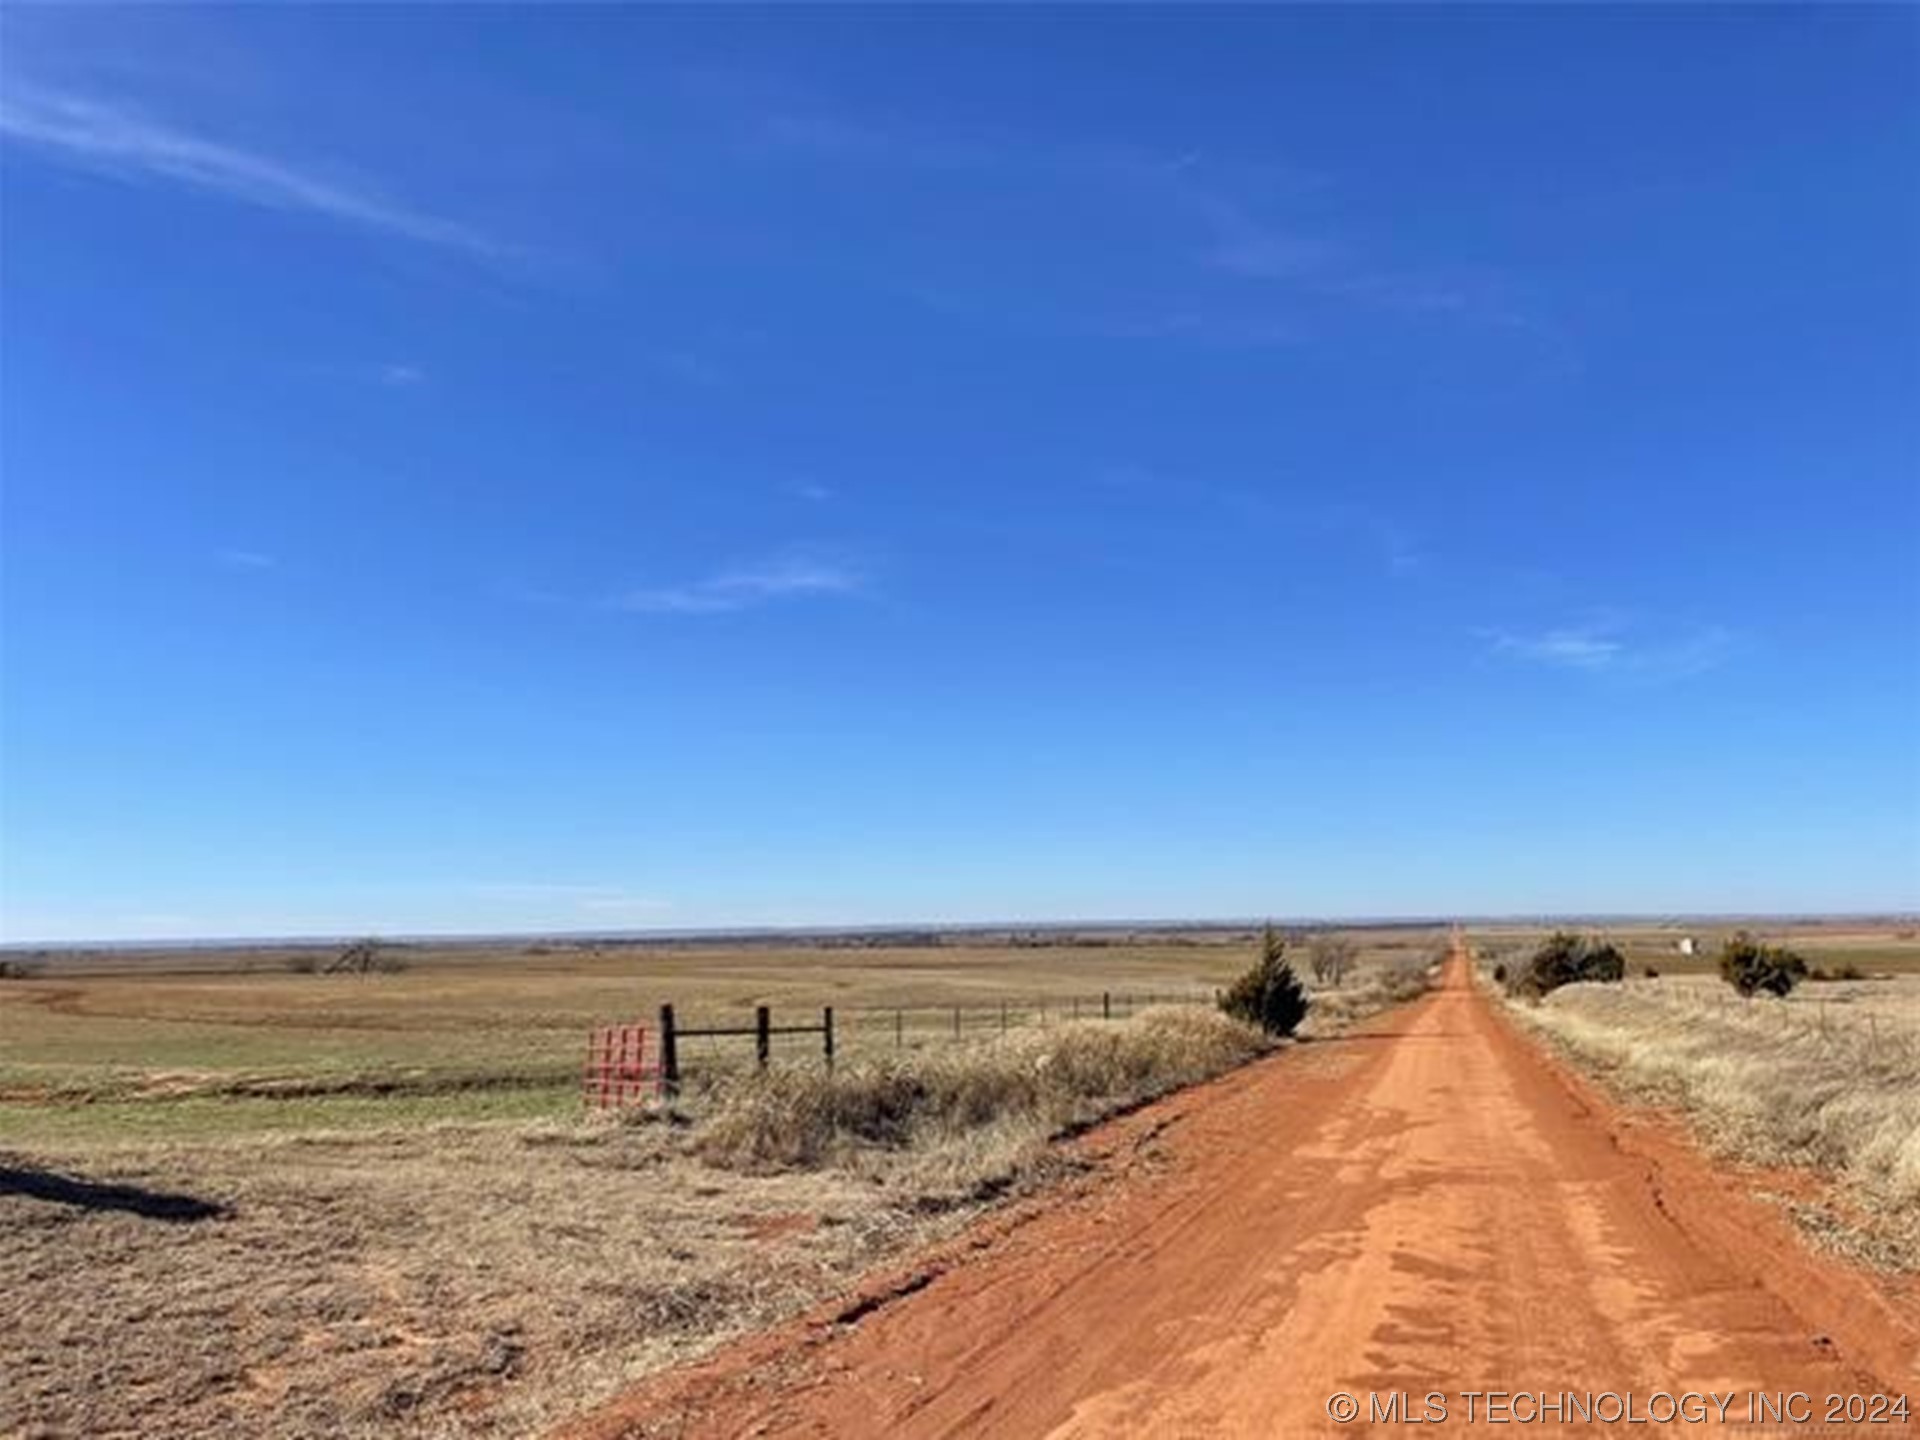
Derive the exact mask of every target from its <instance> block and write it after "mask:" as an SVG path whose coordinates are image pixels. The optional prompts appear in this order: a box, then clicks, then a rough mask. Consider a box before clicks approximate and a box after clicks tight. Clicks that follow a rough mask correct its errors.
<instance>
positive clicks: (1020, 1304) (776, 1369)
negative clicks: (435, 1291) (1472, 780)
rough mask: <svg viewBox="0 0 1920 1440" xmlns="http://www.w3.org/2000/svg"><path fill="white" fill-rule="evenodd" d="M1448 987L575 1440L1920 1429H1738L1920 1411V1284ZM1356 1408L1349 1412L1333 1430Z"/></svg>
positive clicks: (1200, 1095) (1165, 1123) (1457, 975)
mask: <svg viewBox="0 0 1920 1440" xmlns="http://www.w3.org/2000/svg"><path fill="white" fill-rule="evenodd" d="M1447 972H1448V973H1447V976H1446V980H1445V983H1444V985H1443V987H1442V988H1441V989H1439V990H1437V991H1435V992H1434V993H1433V994H1431V995H1429V996H1427V997H1426V998H1424V999H1422V1000H1421V1001H1419V1002H1417V1003H1416V1004H1414V1005H1413V1006H1411V1007H1409V1008H1407V1009H1405V1010H1403V1011H1400V1012H1398V1013H1397V1014H1394V1015H1392V1016H1390V1017H1383V1018H1382V1019H1381V1020H1380V1021H1379V1022H1377V1023H1376V1024H1375V1026H1374V1027H1373V1028H1372V1029H1371V1030H1369V1031H1367V1032H1364V1033H1360V1034H1355V1035H1352V1036H1350V1037H1348V1038H1346V1039H1343V1040H1334V1041H1323V1042H1318V1043H1314V1044H1310V1045H1304V1046H1300V1047H1297V1048H1295V1049H1292V1050H1290V1051H1288V1052H1286V1053H1284V1054H1282V1055H1280V1056H1278V1057H1276V1058H1274V1059H1272V1060H1269V1061H1264V1062H1261V1063H1260V1064H1257V1065H1255V1066H1252V1067H1250V1068H1249V1069H1247V1070H1244V1071H1242V1072H1240V1073H1239V1074H1237V1075H1234V1076H1231V1077H1229V1078H1227V1079H1226V1080H1223V1081H1221V1082H1217V1083H1215V1084H1213V1085H1209V1086H1204V1087H1201V1088H1199V1089H1197V1090H1194V1091H1189V1092H1187V1093H1186V1094H1184V1095H1181V1096H1177V1097H1174V1098H1173V1099H1171V1100H1168V1101H1166V1102H1163V1103H1162V1104H1159V1105H1156V1106H1153V1107H1150V1108H1149V1109H1147V1110H1145V1111H1142V1112H1140V1113H1139V1114H1137V1115H1135V1116H1132V1117H1129V1118H1128V1119H1127V1120H1126V1121H1123V1122H1120V1124H1119V1125H1117V1126H1115V1127H1110V1128H1109V1130H1108V1131H1107V1132H1105V1134H1104V1135H1103V1137H1102V1143H1104V1144H1106V1145H1107V1146H1108V1147H1109V1149H1110V1152H1111V1153H1112V1154H1117V1155H1120V1156H1122V1157H1125V1156H1132V1157H1134V1159H1135V1160H1136V1161H1137V1160H1138V1157H1139V1156H1141V1155H1144V1154H1149V1153H1151V1154H1153V1155H1155V1156H1156V1159H1155V1161H1154V1162H1153V1163H1132V1164H1127V1165H1125V1166H1124V1168H1125V1172H1126V1173H1125V1174H1123V1175H1122V1176H1121V1178H1119V1179H1118V1180H1116V1181H1114V1182H1112V1183H1108V1184H1104V1185H1099V1186H1095V1187H1091V1188H1090V1189H1089V1190H1088V1191H1087V1192H1086V1193H1082V1194H1080V1195H1078V1196H1075V1197H1072V1198H1069V1199H1067V1200H1065V1201H1064V1202H1061V1201H1055V1202H1051V1203H1042V1204H1040V1205H1036V1206H1030V1207H1027V1209H1026V1210H1025V1211H1022V1212H1019V1213H1017V1214H1016V1215H1015V1216H1013V1217H1001V1218H1000V1219H998V1220H990V1221H988V1222H986V1223H985V1224H984V1225H983V1226H982V1227H980V1228H979V1229H978V1230H977V1231H976V1232H975V1233H974V1234H973V1235H972V1236H971V1238H967V1237H963V1239H962V1241H961V1242H959V1243H957V1244H954V1245H951V1246H949V1247H947V1248H946V1249H945V1250H944V1251H942V1252H936V1253H935V1254H934V1255H932V1256H929V1257H923V1259H922V1261H921V1262H920V1265H919V1267H918V1268H917V1269H912V1270H908V1271H905V1272H901V1273H899V1274H896V1275H895V1276H893V1277H891V1279H890V1280H889V1281H888V1282H885V1283H882V1284H880V1285H878V1286H876V1287H873V1288H872V1289H871V1292H870V1294H869V1298H868V1302H867V1303H866V1304H865V1306H864V1308H863V1307H854V1309H853V1310H852V1311H849V1310H848V1309H847V1308H846V1307H844V1306H843V1307H841V1308H840V1310H839V1311H838V1312H837V1313H834V1312H823V1313H821V1314H818V1315H815V1316H811V1317H808V1318H807V1319H806V1320H804V1321H801V1322H797V1323H796V1324H794V1325H790V1326H788V1327H785V1328H784V1329H782V1330H779V1331H776V1332H773V1333H772V1334H770V1335H766V1336H761V1337H756V1338H755V1339H753V1340H750V1341H747V1342H744V1343H743V1344H740V1345H736V1346H734V1347H731V1348H729V1349H728V1350H726V1351H723V1352H722V1353H721V1354H720V1355H718V1356H717V1357H715V1358H714V1359H713V1360H711V1361H708V1362H707V1363H705V1364H703V1365H700V1366H697V1367H693V1368H691V1369H688V1370H685V1371H681V1372H675V1373H672V1374H668V1375H664V1376H660V1377H656V1378H655V1379H654V1380H652V1381H650V1382H648V1383H646V1384H645V1385H643V1386H642V1387H641V1388H640V1389H638V1390H636V1391H634V1392H631V1393H630V1394H628V1395H626V1396H624V1397H622V1398H621V1399H619V1400H618V1401H616V1402H615V1403H614V1404H613V1405H612V1406H610V1407H608V1408H606V1409H604V1410H602V1411H600V1412H598V1413H597V1414H594V1415H591V1416H589V1417H586V1419H585V1420H583V1421H582V1422H580V1423H578V1424H577V1425H575V1426H573V1427H570V1429H569V1431H568V1434H570V1435H572V1436H576V1437H595V1440H611V1437H615V1436H653V1435H672V1436H702V1437H704V1436H714V1437H736V1436H743V1435H780V1436H835V1437H856V1436H888V1437H903V1440H911V1437H930V1436H962V1435H964V1436H1007V1437H1040V1436H1056V1437H1058V1436H1118V1435H1127V1436H1154V1437H1162V1436H1170V1437H1171V1436H1261V1437H1289V1440H1290V1437H1295V1436H1312V1435H1352V1434H1361V1433H1383V1432H1386V1431H1391V1430H1395V1429H1398V1428H1399V1427H1398V1425H1396V1424H1369V1423H1367V1422H1368V1416H1369V1410H1368V1406H1369V1405H1370V1403H1371V1398H1370V1392H1377V1393H1379V1394H1381V1395H1382V1396H1383V1397H1384V1396H1385V1395H1386V1394H1387V1393H1388V1392H1401V1391H1404V1392H1410V1394H1411V1396H1412V1397H1413V1402H1412V1413H1413V1414H1414V1415H1415V1416H1419V1415H1422V1414H1423V1413H1425V1400H1424V1398H1423V1397H1425V1396H1426V1395H1427V1393H1428V1392H1440V1393H1441V1394H1442V1395H1443V1396H1444V1397H1445V1399H1444V1402H1443V1403H1444V1404H1445V1406H1446V1412H1447V1419H1446V1421H1445V1422H1444V1423H1445V1426H1446V1428H1448V1429H1449V1430H1456V1431H1478V1430H1480V1429H1482V1428H1486V1429H1488V1430H1489V1431H1490V1433H1493V1434H1503V1435H1508V1436H1512V1435H1514V1434H1515V1433H1521V1434H1524V1433H1528V1432H1529V1431H1530V1432H1531V1433H1534V1434H1562V1433H1618V1434H1634V1435H1639V1436H1646V1435H1649V1434H1655V1433H1667V1432H1668V1431H1669V1430H1678V1431H1684V1432H1686V1433H1691V1434H1701V1435H1706V1434H1713V1433H1738V1434H1741V1435H1743V1436H1752V1435H1756V1434H1781V1433H1796V1434H1808V1433H1827V1434H1833V1433H1859V1434H1863V1435H1881V1436H1886V1435H1908V1434H1916V1433H1920V1426H1917V1425H1915V1424H1913V1423H1912V1422H1904V1423H1903V1422H1898V1421H1896V1422H1894V1423H1890V1424H1873V1425H1859V1426H1856V1427H1853V1428H1851V1429H1850V1428H1849V1427H1847V1426H1845V1425H1840V1426H1832V1427H1822V1426H1818V1425H1815V1426H1792V1425H1788V1426H1781V1425H1777V1424H1774V1423H1772V1422H1771V1420H1770V1419H1769V1421H1768V1423H1765V1424H1761V1425H1749V1424H1746V1423H1743V1422H1745V1421H1746V1420H1747V1404H1748V1401H1747V1398H1746V1396H1747V1392H1750V1391H1763V1392H1771V1393H1778V1392H1783V1391H1784V1392H1804V1393H1805V1394H1806V1395H1807V1396H1809V1397H1811V1402H1810V1403H1811V1405H1812V1408H1813V1411H1814V1417H1813V1418H1814V1419H1815V1420H1816V1421H1818V1420H1820V1419H1821V1418H1823V1416H1824V1414H1825V1411H1826V1407H1827V1403H1828V1402H1827V1397H1828V1396H1829V1395H1840V1396H1847V1395H1853V1394H1859V1395H1868V1396H1872V1395H1901V1394H1904V1395H1906V1396H1908V1397H1909V1402H1910V1404H1920V1306H1916V1302H1915V1300H1914V1296H1913V1291H1912V1289H1911V1288H1910V1287H1908V1288H1898V1287H1895V1286H1893V1285H1892V1284H1890V1283H1885V1282H1876V1281H1875V1280H1873V1279H1872V1278H1870V1277H1868V1276H1866V1275H1864V1274H1861V1273H1859V1272H1856V1271H1854V1270H1851V1269H1849V1268H1847V1267H1844V1266H1842V1265H1840V1264H1838V1263H1835V1262H1828V1261H1825V1260H1821V1259H1818V1258H1816V1257H1814V1256H1812V1255H1811V1254H1809V1253H1808V1252H1807V1251H1806V1249H1805V1247H1804V1246H1803V1245H1802V1244H1801V1243H1800V1242H1799V1241H1798V1240H1797V1239H1796V1238H1795V1237H1794V1236H1793V1235H1792V1234H1790V1233H1789V1231H1788V1229H1787V1227H1786V1224H1785V1222H1784V1221H1783V1220H1782V1219H1781V1217H1780V1214H1779V1211H1778V1208H1777V1207H1774V1206H1770V1205H1768V1204H1766V1203H1764V1202H1760V1201H1756V1200H1752V1199H1749V1198H1747V1197H1746V1195H1745V1194H1744V1193H1743V1192H1744V1190H1745V1189H1746V1187H1745V1186H1744V1185H1743V1184H1742V1183H1741V1182H1739V1181H1736V1180H1733V1179H1730V1178H1729V1177H1728V1176H1727V1175H1726V1174H1725V1173H1723V1172H1718V1171H1716V1170H1715V1169H1714V1168H1713V1167H1712V1166H1710V1165H1709V1164H1707V1163H1706V1162H1705V1161H1703V1160H1702V1159H1701V1158H1700V1157H1699V1156H1698V1155H1697V1154H1696V1153H1695V1152H1694V1151H1693V1150H1692V1149H1691V1148H1689V1147H1688V1146H1687V1145H1686V1144H1685V1143H1684V1142H1682V1141H1680V1140H1678V1139H1677V1138H1675V1135H1674V1132H1673V1131H1672V1129H1671V1128H1670V1127H1669V1126H1667V1125H1665V1124H1664V1123H1663V1122H1659V1121H1657V1120H1652V1119H1644V1118H1643V1119H1633V1118H1630V1117H1626V1116H1623V1115H1621V1114H1620V1113H1618V1112H1616V1111H1614V1110H1613V1109H1612V1108H1611V1107H1609V1106H1607V1105H1606V1104H1604V1103H1603V1102H1601V1101H1600V1100H1599V1099H1598V1098H1597V1097H1596V1096H1595V1095H1594V1093H1593V1092H1592V1091H1591V1090H1590V1088H1589V1087H1587V1086H1585V1085H1584V1084H1582V1083H1581V1082H1579V1081H1577V1080H1575V1079H1573V1078H1572V1077H1570V1076H1568V1075H1567V1074H1565V1073H1564V1072H1563V1071H1562V1070H1561V1069H1560V1067H1559V1066H1558V1065H1557V1064H1555V1063H1554V1062H1551V1061H1549V1060H1548V1059H1547V1058H1546V1057H1544V1056H1543V1055H1542V1054H1540V1053H1539V1052H1538V1051H1537V1050H1536V1049H1535V1048H1534V1047H1533V1046H1532V1045H1531V1044H1530V1043H1529V1042H1528V1041H1526V1040H1524V1039H1523V1038H1521V1037H1520V1036H1519V1035H1517V1034H1516V1033H1515V1032H1514V1031H1512V1030H1511V1029H1509V1028H1508V1025H1507V1023H1506V1022H1505V1021H1504V1020H1503V1019H1501V1018H1500V1017H1499V1016H1498V1014H1497V1013H1496V1012H1495V1010H1494V1008H1493V1006H1492V1004H1491V1003H1490V1001H1489V1000H1488V999H1487V998H1486V997H1485V996H1484V995H1482V994H1481V993H1480V992H1479V991H1477V990H1476V989H1475V988H1474V987H1473V986H1472V984H1471V982H1470V980H1469V977H1468V970H1467V966H1466V963H1465V961H1464V959H1462V958H1459V957H1456V958H1455V959H1454V960H1453V961H1452V962H1450V963H1449V965H1448V967H1447ZM1110 1162H1111V1156H1110ZM850 1315H853V1316H854V1317H855V1318H849V1316H850ZM1468 1390H1475V1391H1494V1390H1500V1391H1508V1392H1515V1391H1530V1392H1535V1393H1538V1392H1549V1393H1551V1394H1558V1393H1560V1392H1563V1391H1571V1392H1574V1393H1575V1394H1576V1395H1581V1396H1584V1395H1585V1393H1586V1392H1594V1393H1596V1394H1600V1393H1603V1392H1614V1393H1616V1394H1618V1395H1620V1396H1621V1397H1622V1399H1623V1400H1624V1397H1625V1395H1626V1393H1627V1392H1629V1391H1631V1392H1633V1395H1634V1397H1635V1400H1634V1403H1635V1405H1636V1407H1637V1413H1640V1414H1644V1413H1646V1408H1647V1406H1648V1405H1649V1403H1651V1404H1653V1405H1654V1406H1655V1407H1658V1406H1659V1405H1660V1404H1661V1402H1660V1401H1659V1400H1657V1399H1653V1398H1652V1397H1655V1396H1656V1395H1657V1394H1658V1393H1661V1392H1664V1393H1669V1394H1672V1395H1674V1396H1678V1395H1680V1394H1682V1393H1683V1392H1687V1391H1697V1392H1706V1391H1713V1392H1718V1393H1719V1394H1722V1395H1724V1394H1726V1392H1729V1391H1732V1392H1737V1394H1738V1397H1739V1398H1738V1399H1737V1400H1735V1401H1734V1403H1733V1405H1732V1406H1731V1408H1730V1409H1729V1410H1728V1412H1727V1418H1726V1421H1724V1422H1723V1421H1722V1420H1721V1419H1720V1417H1719V1413H1718V1412H1717V1411H1710V1412H1708V1413H1709V1417H1710V1418H1709V1419H1708V1420H1707V1421H1705V1422H1704V1423H1694V1424H1687V1425H1673V1426H1669V1425H1662V1424H1645V1423H1642V1424H1635V1425H1628V1424H1625V1423H1618V1424H1613V1425H1603V1424H1600V1423H1598V1422H1597V1421H1596V1423H1594V1424H1593V1425H1591V1426H1588V1425H1583V1424H1579V1423H1575V1424H1571V1425H1566V1426H1561V1425H1559V1424H1554V1423H1545V1422H1536V1423H1534V1424H1532V1425H1530V1426H1525V1427H1523V1429H1522V1430H1520V1431H1519V1432H1515V1431H1514V1430H1512V1429H1509V1428H1505V1427H1503V1428H1500V1429H1493V1428H1492V1427H1491V1426H1486V1425H1485V1419H1486V1417H1485V1415H1484V1413H1482V1414H1481V1415H1480V1416H1479V1423H1469V1422H1468V1420H1467V1418H1466V1405H1467V1401H1466V1400H1465V1398H1464V1397H1463V1394H1462V1392H1464V1391H1468ZM1337 1391H1344V1392H1348V1393H1350V1394H1352V1395H1353V1396H1355V1397H1356V1398H1357V1400H1358V1402H1359V1404H1360V1406H1361V1415H1360V1419H1359V1421H1358V1422H1356V1423H1353V1424H1346V1425H1342V1424H1336V1423H1334V1422H1333V1421H1331V1420H1329V1418H1328V1415H1327V1409H1326V1406H1327V1401H1328V1399H1329V1397H1330V1396H1332V1395H1333V1394H1334V1393H1335V1392H1337ZM1484 1403H1485V1402H1483V1401H1476V1402H1475V1404H1476V1407H1478V1406H1479V1405H1482V1404H1484ZM1603 1403H1604V1402H1603ZM1529 1409H1530V1407H1529V1406H1528V1405H1527V1404H1526V1402H1522V1405H1521V1407H1519V1408H1516V1410H1515V1411H1514V1412H1513V1414H1514V1415H1515V1416H1517V1417H1519V1418H1520V1419H1522V1420H1524V1419H1525V1418H1526V1415H1527V1413H1528V1410H1529ZM1600 1413H1601V1414H1603V1415H1604V1414H1606V1413H1607V1411H1606V1410H1604V1409H1603V1410H1602V1411H1601V1412H1600ZM1654 1414H1655V1416H1656V1418H1658V1417H1660V1416H1661V1415H1662V1412H1661V1411H1660V1410H1659V1409H1658V1408H1656V1409H1655V1410H1654ZM1415 1433H1419V1432H1415Z"/></svg>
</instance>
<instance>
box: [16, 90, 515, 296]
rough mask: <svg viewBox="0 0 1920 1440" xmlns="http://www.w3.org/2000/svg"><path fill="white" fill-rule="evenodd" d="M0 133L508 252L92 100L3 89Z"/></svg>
mask: <svg viewBox="0 0 1920 1440" xmlns="http://www.w3.org/2000/svg"><path fill="white" fill-rule="evenodd" d="M0 136H4V137H5V138H6V139H8V140H11V141H13V142H15V143H17V144H21V145H26V146H31V147H33V148H34V149H37V150H39V151H40V152H42V153H43V154H46V155H49V156H53V157H57V158H59V159H62V160H65V161H66V162H68V163H70V164H73V165H76V166H80V167H82V168H84V169H87V170H91V171H93V172H95V173H98V174H103V175H109V176H112V177H114V178H116V179H121V180H158V181H167V182H171V183H174V184H178V185H183V186H186V187H187V188H189V189H194V190H201V191H205V192H207V193H210V194H216V195H224V196H226V197H227V198H228V199H232V200H238V201H241V202H243V203H245V204H249V205H256V206H260V207H262V208H264V209H269V210H280V211H289V212H296V213H304V214H309V215H317V216H320V217H323V218H325V219H328V220H332V221H335V222H337V223H339V224H343V225H351V226H355V227H357V228H360V229H363V230H371V231H377V232H380V233H382V234H386V235H393V236H398V237H400V238H402V239H406V240H412V241H417V242H419V243H421V244H425V245H435V246H439V247H441V248H444V249H449V250H458V251H464V252H466V253H468V254H470V255H476V256H483V257H488V258H496V259H497V258H501V257H503V256H504V255H506V254H507V253H509V252H508V250H507V248H506V247H504V246H502V245H500V244H498V243H496V242H495V241H493V240H491V239H489V238H488V237H487V236H485V235H482V234H481V233H479V232H478V231H476V230H474V229H472V228H470V227H468V226H466V225H463V224H460V223H459V222H458V221H454V220H448V219H446V218H444V217H442V216H438V215H433V214H429V213H428V212H426V211H423V210H417V209H414V208H413V207H411V206H408V205H405V204H402V203H400V202H398V201H394V200H390V199H387V198H385V197H383V196H381V195H379V194H377V193H375V192H374V191H372V190H370V189H366V188H363V187H361V186H358V185H354V184H351V183H346V182H342V181H338V180H333V179H329V178H325V177H323V176H321V175H318V174H315V173H313V172H312V171H310V170H308V169H305V168H303V167H301V166H299V165H295V164H292V163H290V162H287V161H284V160H280V159H277V158H275V157H273V156H270V155H264V154H260V153H258V152H256V151H252V150H247V149H243V148H241V147H239V146H236V145H230V144H227V143H225V142H223V141H220V140H215V139H211V138H209V137H207V136H205V135H200V134H196V133H194V132H192V131H190V130H184V129H181V128H179V127H177V126H174V125H171V124H168V123H166V122H165V121H162V120H158V119H155V118H153V117H152V116H149V115H145V114H142V113H140V112H138V111H136V110H132V109H128V108H124V107H122V106H119V105H116V104H114V103H112V102H109V101H105V100H101V99H97V98H94V97H92V96H86V95H76V94H70V93H63V92H55V91H45V90H36V89H33V88H31V87H24V86H19V85H9V86H8V87H7V91H6V93H5V94H4V95H3V96H0Z"/></svg>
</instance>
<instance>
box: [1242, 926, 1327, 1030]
mask: <svg viewBox="0 0 1920 1440" xmlns="http://www.w3.org/2000/svg"><path fill="white" fill-rule="evenodd" d="M1312 1003H1313V1002H1312V1001H1310V1000H1308V999H1307V992H1306V988H1305V987H1304V986H1302V985H1301V983H1300V978H1299V977H1298V976H1297V975H1295V974H1294V973H1293V966H1292V965H1290V964H1288V963H1287V942H1286V941H1285V940H1283V939H1281V938H1280V936H1279V935H1278V934H1277V933H1276V932H1275V931H1274V928H1273V927H1272V926H1271V925H1269V926H1267V928H1266V931H1265V933H1264V934H1263V935H1262V936H1261V939H1260V958H1259V959H1258V960H1256V961H1255V962H1254V963H1253V966H1252V968H1251V969H1249V970H1248V971H1247V972H1246V973H1245V974H1244V975H1242V976H1241V977H1240V978H1239V979H1238V980H1236V981H1234V982H1233V984H1232V985H1231V986H1229V987H1228V989H1227V993H1226V994H1225V995H1223V996H1221V998H1220V1008H1221V1009H1222V1010H1224V1011H1226V1012H1227V1014H1229V1015H1231V1016H1233V1017H1234V1018H1235V1019H1236V1020H1244V1021H1246V1022H1247V1023H1248V1024H1249V1025H1258V1026H1259V1027H1260V1028H1261V1029H1262V1030H1264V1031H1266V1032H1267V1034H1269V1035H1291V1034H1293V1032H1294V1031H1296V1030H1298V1029H1299V1028H1300V1022H1301V1021H1302V1020H1304V1019H1306V1018H1307V1010H1308V1009H1309V1007H1310V1006H1311V1005H1312Z"/></svg>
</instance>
